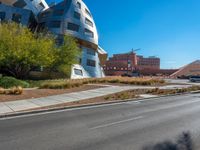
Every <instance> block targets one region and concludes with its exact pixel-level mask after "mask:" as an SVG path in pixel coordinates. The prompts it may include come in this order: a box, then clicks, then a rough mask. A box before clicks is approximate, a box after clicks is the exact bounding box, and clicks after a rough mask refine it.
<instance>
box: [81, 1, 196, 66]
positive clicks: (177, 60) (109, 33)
mask: <svg viewBox="0 0 200 150" xmlns="http://www.w3.org/2000/svg"><path fill="white" fill-rule="evenodd" d="M84 2H85V3H86V4H87V6H88V7H89V9H90V11H91V13H92V14H93V17H94V19H95V22H96V26H97V30H98V33H99V43H100V45H101V46H102V47H103V48H104V49H105V50H106V51H107V52H108V53H109V56H111V55H112V54H114V53H124V52H127V51H129V50H131V49H132V48H134V49H137V48H141V51H139V52H138V54H141V55H144V56H153V55H155V56H158V57H160V58H161V67H162V68H178V67H181V66H183V65H185V64H187V63H190V62H192V61H194V60H196V59H200V0H124V1H120V0H93V1H92V0H84Z"/></svg>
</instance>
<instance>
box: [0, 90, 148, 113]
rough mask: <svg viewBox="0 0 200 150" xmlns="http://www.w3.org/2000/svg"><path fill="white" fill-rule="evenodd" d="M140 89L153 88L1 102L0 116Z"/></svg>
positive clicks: (70, 94) (86, 92) (78, 93)
mask: <svg viewBox="0 0 200 150" xmlns="http://www.w3.org/2000/svg"><path fill="white" fill-rule="evenodd" d="M139 88H152V87H144V86H108V87H103V88H98V89H93V90H87V91H81V92H73V93H68V94H60V95H54V96H48V97H42V98H34V99H26V100H17V101H10V102H1V103H0V115H5V114H10V113H15V112H20V111H26V110H29V109H36V108H40V107H47V106H52V105H57V104H63V103H68V102H75V101H80V100H85V99H90V98H95V97H101V96H106V95H109V94H114V93H118V92H122V91H126V90H131V89H139Z"/></svg>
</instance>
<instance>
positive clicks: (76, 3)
mask: <svg viewBox="0 0 200 150" xmlns="http://www.w3.org/2000/svg"><path fill="white" fill-rule="evenodd" d="M39 23H40V25H42V26H45V27H47V28H48V30H50V31H51V32H53V33H55V34H57V35H65V34H70V35H72V36H73V37H75V38H77V39H78V41H79V44H80V47H81V48H82V58H81V62H80V65H81V66H82V67H81V68H82V69H80V67H78V68H79V69H78V68H76V67H73V68H74V69H72V78H80V77H103V76H104V73H103V70H102V67H101V62H100V60H99V55H102V54H101V53H99V49H98V47H99V46H98V34H97V29H96V25H95V22H94V19H93V17H92V14H91V13H90V10H89V9H88V7H87V6H86V5H85V3H84V2H83V1H82V0H65V1H63V2H61V3H58V4H56V5H54V6H52V7H50V8H49V9H47V10H46V11H44V12H42V13H41V14H40V18H39ZM105 54H106V53H104V54H103V55H105ZM76 66H77V65H76ZM75 69H77V70H79V73H78V75H77V74H76V72H74V70H75ZM77 70H76V71H77ZM81 70H82V71H81ZM80 72H82V75H81V73H80ZM84 72H86V73H84ZM85 74H87V75H85Z"/></svg>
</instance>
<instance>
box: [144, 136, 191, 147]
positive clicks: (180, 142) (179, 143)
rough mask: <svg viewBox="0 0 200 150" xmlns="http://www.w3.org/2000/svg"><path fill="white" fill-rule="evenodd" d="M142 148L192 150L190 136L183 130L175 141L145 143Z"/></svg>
mask: <svg viewBox="0 0 200 150" xmlns="http://www.w3.org/2000/svg"><path fill="white" fill-rule="evenodd" d="M143 150H194V145H193V141H192V136H191V134H190V133H189V132H184V133H182V134H181V135H179V136H178V138H177V140H176V141H164V142H161V143H157V144H155V145H147V146H145V147H144V148H143Z"/></svg>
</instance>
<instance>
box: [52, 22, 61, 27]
mask: <svg viewBox="0 0 200 150" xmlns="http://www.w3.org/2000/svg"><path fill="white" fill-rule="evenodd" d="M60 25H61V21H51V23H50V27H52V28H60Z"/></svg>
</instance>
